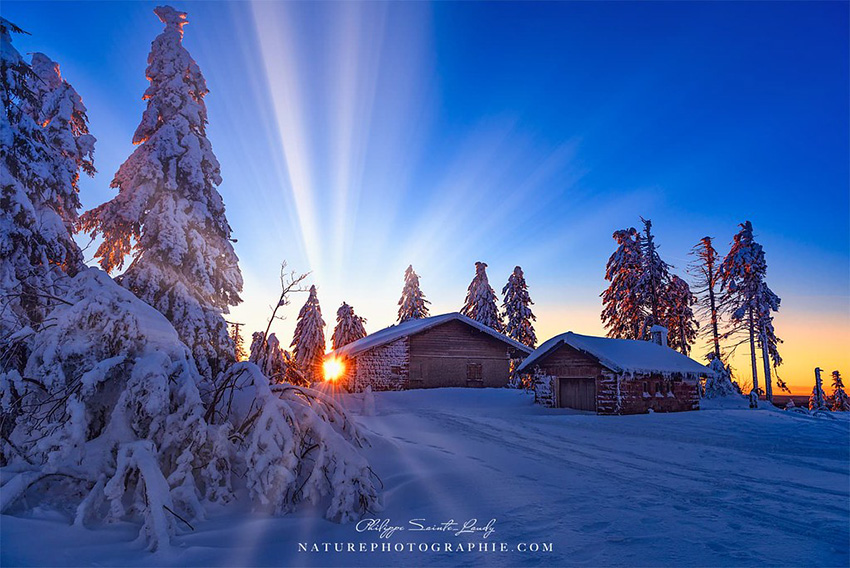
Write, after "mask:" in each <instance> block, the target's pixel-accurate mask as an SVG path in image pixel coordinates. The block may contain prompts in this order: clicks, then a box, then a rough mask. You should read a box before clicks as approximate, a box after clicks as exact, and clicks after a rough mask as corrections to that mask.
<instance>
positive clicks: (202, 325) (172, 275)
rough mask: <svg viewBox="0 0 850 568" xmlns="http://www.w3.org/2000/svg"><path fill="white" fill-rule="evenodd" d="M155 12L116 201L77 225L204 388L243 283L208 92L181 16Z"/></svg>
mask: <svg viewBox="0 0 850 568" xmlns="http://www.w3.org/2000/svg"><path fill="white" fill-rule="evenodd" d="M154 12H155V13H156V15H157V16H159V18H160V20H162V22H163V23H164V24H165V30H164V31H163V32H162V33H161V34H160V35H159V36H158V37H157V38H156V39H155V40H154V41H153V43H152V45H151V52H150V55H149V56H148V68H147V72H146V74H147V78H148V80H149V81H150V86H149V87H148V89H147V90H146V91H145V94H144V99H145V100H146V101H147V108H146V109H145V111H144V113H143V114H142V120H141V123H140V124H139V127H138V128H137V129H136V133H135V135H134V136H133V143H134V144H137V147H136V149H135V151H134V152H133V153H132V155H131V156H130V157H129V158H128V159H127V161H126V162H124V163H123V164H122V165H121V167H120V168H119V169H118V172H117V173H116V174H115V178H114V179H113V180H112V184H111V185H112V187H114V188H118V195H117V196H116V197H115V198H113V199H112V200H111V201H109V202H107V203H104V204H103V205H100V206H99V207H97V208H95V209H93V210H92V211H89V212H87V213H86V214H84V215H83V216H82V218H81V221H82V227H83V229H84V230H86V231H88V232H91V233H92V234H93V235H97V234H102V235H103V243H102V244H101V245H100V247H99V248H98V249H97V252H96V257H97V258H99V259H100V264H101V266H102V267H103V268H104V269H106V270H107V271H112V270H115V269H120V268H121V267H122V266H123V265H124V260H125V257H126V256H127V255H131V256H132V262H131V264H130V266H129V268H127V270H126V272H124V273H123V274H122V275H121V276H119V277H118V278H117V280H118V281H119V282H120V283H121V285H122V286H124V287H126V288H128V289H129V290H132V291H133V293H134V294H136V296H138V297H139V298H140V299H142V300H144V301H145V302H147V303H148V304H150V305H151V306H153V307H155V308H156V309H157V310H159V311H160V312H161V313H162V314H163V315H165V316H166V317H167V318H168V319H169V321H171V323H172V324H174V327H175V329H177V332H178V334H179V336H180V338H181V339H182V340H183V341H184V342H185V343H186V344H187V345H188V346H189V347H190V348H191V349H192V353H193V355H194V358H195V361H196V362H197V365H198V369H199V370H200V371H201V373H202V374H203V375H204V376H205V377H206V378H207V379H215V377H216V376H217V374H218V372H219V371H221V370H223V369H224V368H225V367H226V366H227V365H229V364H230V363H232V362H233V354H234V346H233V342H232V341H231V339H230V336H229V334H228V330H227V324H226V323H225V320H224V317H223V314H226V313H227V312H228V309H229V307H230V306H235V305H236V304H238V303H239V302H240V301H241V300H240V298H239V293H240V292H241V290H242V274H241V273H240V271H239V266H238V259H237V258H236V253H235V252H234V250H233V245H232V244H231V239H230V226H229V225H228V223H227V219H226V217H225V209H224V203H223V201H222V199H221V195H219V193H218V191H217V189H216V186H218V185H219V184H220V183H221V174H220V169H219V164H218V160H216V157H215V155H214V154H213V151H212V146H211V145H210V142H209V140H208V139H207V137H206V125H207V109H206V105H205V103H204V97H205V96H206V94H207V92H208V90H207V85H206V81H205V80H204V77H203V75H202V74H201V70H200V69H199V68H198V65H197V63H195V61H194V60H193V59H192V57H191V55H189V52H188V51H186V49H185V48H184V47H183V45H182V40H183V26H184V25H185V24H186V23H187V21H188V20H187V17H186V13H185V12H179V11H177V10H175V9H173V8H171V7H169V6H160V7H157V8H156V9H155V10H154Z"/></svg>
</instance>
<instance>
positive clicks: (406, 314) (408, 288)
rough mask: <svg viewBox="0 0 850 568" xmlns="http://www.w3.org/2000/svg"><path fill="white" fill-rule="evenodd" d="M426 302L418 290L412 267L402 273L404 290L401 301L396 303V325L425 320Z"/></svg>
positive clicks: (415, 275) (426, 314)
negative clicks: (412, 320)
mask: <svg viewBox="0 0 850 568" xmlns="http://www.w3.org/2000/svg"><path fill="white" fill-rule="evenodd" d="M430 303H431V302H429V301H428V300H426V299H425V294H423V293H422V290H421V289H420V288H419V276H418V275H417V274H416V272H414V271H413V265H412V264H411V265H410V266H408V267H407V270H405V271H404V289H403V290H402V291H401V299H399V301H398V306H399V308H398V323H404V322H406V321H407V320H411V319H421V318H427V317H428V315H429V313H428V304H430Z"/></svg>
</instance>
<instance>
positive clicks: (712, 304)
mask: <svg viewBox="0 0 850 568" xmlns="http://www.w3.org/2000/svg"><path fill="white" fill-rule="evenodd" d="M708 302H709V308H710V309H711V339H712V340H713V342H714V356H715V357H717V360H718V361H719V360H720V330H719V326H718V322H717V299H716V298H715V297H714V267H713V266H712V265H711V264H709V265H708Z"/></svg>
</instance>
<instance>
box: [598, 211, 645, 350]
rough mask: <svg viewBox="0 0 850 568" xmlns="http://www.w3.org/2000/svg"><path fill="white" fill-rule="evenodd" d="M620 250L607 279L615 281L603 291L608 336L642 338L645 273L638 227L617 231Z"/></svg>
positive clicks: (612, 260) (610, 261) (604, 320)
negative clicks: (641, 285) (640, 291)
mask: <svg viewBox="0 0 850 568" xmlns="http://www.w3.org/2000/svg"><path fill="white" fill-rule="evenodd" d="M613 238H614V240H615V241H617V250H615V251H614V253H613V254H612V255H611V257H610V258H609V259H608V264H607V265H606V267H605V279H606V280H607V281H609V282H610V283H611V284H609V285H608V288H606V289H605V291H604V292H602V323H603V324H604V325H605V328H606V329H607V330H608V337H617V338H620V339H641V338H642V335H643V327H644V319H645V318H644V313H643V306H642V304H641V301H640V297H639V296H638V283H639V281H640V279H641V274H642V261H641V248H642V247H641V236H640V233H638V232H637V231H636V230H635V229H634V228H629V229H622V230H619V231H614V235H613Z"/></svg>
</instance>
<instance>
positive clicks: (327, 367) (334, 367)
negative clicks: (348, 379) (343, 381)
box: [323, 358, 345, 382]
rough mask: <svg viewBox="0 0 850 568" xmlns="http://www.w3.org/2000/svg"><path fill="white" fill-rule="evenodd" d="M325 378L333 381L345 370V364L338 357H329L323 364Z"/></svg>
mask: <svg viewBox="0 0 850 568" xmlns="http://www.w3.org/2000/svg"><path fill="white" fill-rule="evenodd" d="M323 370H324V373H325V380H326V381H330V382H335V381H336V380H337V379H339V378H340V377H341V376H342V374H343V373H344V372H345V365H344V364H343V363H342V361H340V360H339V359H335V358H331V359H328V360H326V361H325V363H324V365H323Z"/></svg>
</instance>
